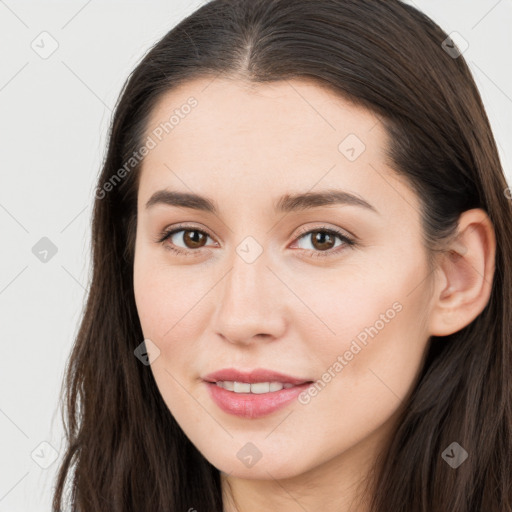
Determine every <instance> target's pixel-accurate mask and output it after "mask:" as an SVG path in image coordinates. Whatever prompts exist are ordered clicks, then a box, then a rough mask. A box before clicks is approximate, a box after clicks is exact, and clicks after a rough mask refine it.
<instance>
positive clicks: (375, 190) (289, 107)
mask: <svg viewBox="0 0 512 512" xmlns="http://www.w3.org/2000/svg"><path fill="white" fill-rule="evenodd" d="M146 136H150V137H152V138H153V139H154V142H155V146H154V148H153V149H152V150H151V151H150V152H149V154H148V155H147V156H146V157H145V158H144V160H143V164H142V175H141V180H140V188H139V197H141V200H143V199H147V197H149V195H150V194H151V193H153V192H154V191H155V190H156V189H162V188H166V187H167V188H173V189H180V190H182V191H194V192H196V193H199V194H203V195H212V190H215V191H216V195H221V197H219V200H220V201H224V202H225V201H227V200H229V199H230V198H231V200H233V199H234V198H236V197H250V196H255V195H256V196H258V195H259V196H260V197H263V196H272V197H273V196H275V197H277V196H279V195H281V194H282V193H284V192H293V191H296V192H299V191H300V192H303V191H307V190H312V189H314V188H315V187H316V188H328V187H334V186H335V187H337V188H340V187H343V188H345V189H347V190H349V191H353V192H356V193H357V194H369V195H370V196H372V195H376V194H377V195H378V194H379V193H380V194H381V196H382V195H384V196H385V195H386V193H388V194H389V193H390V192H392V190H393V189H392V188H391V189H390V190H384V187H383V185H384V184H383V179H389V180H396V179H397V176H392V174H395V173H392V170H391V169H389V168H386V165H385V162H384V150H385V148H386V145H387V135H386V132H385V130H384V127H383V126H382V124H381V123H380V121H379V118H378V117H377V116H376V115H375V114H374V113H372V112H371V111H369V110H366V109H364V108H362V107H359V106H356V105H354V104H353V103H350V102H349V101H347V100H346V99H344V98H342V97H341V96H340V95H338V94H336V93H335V92H333V91H332V90H330V89H329V88H327V87H323V86H321V85H319V84H318V83H316V82H313V81H309V80H289V81H280V82H272V83H265V84H254V83H248V82H244V81H241V80H229V79H220V78H214V77H204V78H200V79H196V80H193V81H191V82H188V83H185V84H182V85H181V86H179V87H178V88H176V89H173V90H171V91H169V92H167V93H166V94H164V95H163V96H162V97H161V98H160V100H159V102H158V103H157V105H156V106H155V108H154V109H153V112H152V113H151V116H150V120H149V123H148V126H147V130H146ZM384 174H385V175H386V177H385V178H384ZM388 188H389V187H388ZM187 189H188V190H187ZM272 197H270V199H269V200H272ZM395 199H396V198H395ZM381 201H383V202H385V201H386V198H385V197H382V198H381Z"/></svg>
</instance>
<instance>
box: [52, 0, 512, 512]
mask: <svg viewBox="0 0 512 512" xmlns="http://www.w3.org/2000/svg"><path fill="white" fill-rule="evenodd" d="M447 37H448V36H447V34H446V33H445V32H444V31H443V30H442V29H441V28H440V27H439V26H437V25H436V24H435V23H434V22H433V21H432V20H431V19H429V18H428V17H427V16H426V15H424V14H422V13H421V12H419V11H418V10H416V9H415V8H413V7H411V6H409V5H407V4H403V3H401V2H400V1H399V0H387V1H385V2H383V1H380V0H213V1H210V2H209V3H207V4H205V5H204V6H202V7H201V8H199V9H198V10H197V11H195V12H194V13H193V14H191V15H190V16H189V17H187V18H186V19H184V20H183V21H182V22H181V23H179V24H178V25H177V26H176V27H174V28H173V29H172V30H171V31H170V32H168V33H167V34H166V35H165V36H164V37H163V38H162V39H161V40H160V41H159V42H158V43H157V44H156V45H155V46H154V47H153V48H151V50H150V51H149V52H148V53H147V54H146V55H145V56H144V58H143V59H142V60H141V62H140V63H139V64H138V66H137V67H136V69H135V70H134V71H133V72H132V74H131V75H130V77H129V78H128V79H127V81H126V83H125V85H124V88H123V91H122V93H121V95H120V99H119V101H118V103H117V105H116V109H115V113H114V116H113V121H112V125H111V131H110V134H109V142H108V151H107V155H106V158H105V161H104V164H103V168H102V170H101V174H100V176H99V179H98V188H97V192H96V200H95V204H94V212H93V220H92V264H93V272H92V281H91V283H90V291H89V295H88V298H87V304H86V308H85V311H84V314H83V318H82V321H81V325H80V329H79V332H78V336H77V338H76V341H75V344H74V347H73V350H72V353H71V355H70V359H69V361H68V365H67V373H66V378H65V381H64V382H63V393H64V391H65V396H63V397H62V401H63V404H64V406H65V408H66V415H65V418H64V421H65V431H66V436H67V437H66V440H67V443H68V446H67V450H66V453H65V457H64V459H63V461H62V464H61V467H60V468H59V473H58V477H57V482H56V489H55V493H54V501H53V508H54V511H59V510H62V508H63V504H64V501H65V494H66V493H65V488H66V482H67V481H68V479H69V481H70V484H71V487H70V492H69V495H68V496H67V497H68V502H69V503H70V504H71V505H72V507H73V510H79V511H81V512H93V511H109V512H128V511H137V512H141V511H145V510H147V511H151V512H155V511H163V510H167V511H186V510H189V509H190V508H191V507H193V508H194V509H196V510H198V511H222V497H221V486H220V476H219V471H218V470H217V469H216V468H215V467H213V466H212V465H211V464H210V463H209V462H208V461H207V460H206V459H205V458H204V457H203V456H202V455H201V453H199V452H198V450H197V449H196V448H195V447H194V446H193V445H192V443H191V442H190V441H189V440H188V438H187V437H186V436H185V434H184V433H183V431H182V430H181V429H180V427H179V426H178V424H177V423H176V421H175V420H174V418H173V416H172V415H171V413H170V412H169V410H168V408H167V406H166V405H165V403H164V401H163V399H162V397H161V396H160V393H159V391H158V389H157V386H156V383H155V381H154V379H153V376H152V373H151V371H150V368H149V366H146V365H144V364H141V362H140V361H139V360H138V359H137V358H136V357H134V349H135V348H136V347H137V346H138V345H140V343H141V342H142V340H143V334H142V330H141V326H140V322H139V319H138V315H137V310H136V306H135V300H134V292H133V281H132V272H133V256H134V242H135V228H136V222H137V191H138V179H137V178H138V175H139V169H140V162H135V163H134V162H133V160H132V161H131V160H130V159H131V158H133V155H134V153H136V152H137V151H138V150H139V149H140V148H141V147H142V146H143V144H144V137H145V135H146V134H147V132H146V131H147V129H148V117H149V115H150V113H151V112H152V109H153V107H154V106H155V104H156V102H157V101H158V100H159V99H160V97H161V96H162V94H163V93H165V92H167V91H169V90H171V89H173V88H174V87H176V86H177V85H179V84H182V83H185V82H187V81H189V80H191V79H192V78H196V77H201V76H207V75H211V76H222V77H231V78H235V79H242V80H248V81H252V82H258V83H263V82H273V81H278V80H286V79H294V78H297V79H301V78H302V79H309V80H315V81H316V82H317V83H318V84H322V85H324V86H328V87H330V88H331V89H332V90H333V91H335V92H336V93H337V94H339V95H340V97H343V98H346V99H349V100H350V101H352V102H354V103H355V104H357V105H360V106H363V107H365V108H367V109H370V110H371V111H373V112H374V113H376V114H377V115H378V116H379V118H380V119H381V121H382V123H383V126H384V127H385V129H386V131H387V133H388V135H389V141H390V146H389V148H387V151H388V152H387V156H388V157H389V161H390V162H391V166H392V167H393V168H394V169H395V170H396V172H397V173H399V174H401V175H402V176H404V177H406V178H407V180H408V182H409V183H410V186H411V187H412V188H413V190H414V191H415V192H416V193H417V194H418V196H419V198H420V199H421V202H422V228H423V234H424V240H425V246H426V247H427V248H428V249H429V251H430V252H429V254H430V255H433V254H434V252H435V251H439V250H441V249H440V248H441V247H443V242H445V241H446V240H447V239H449V237H450V236H451V235H453V234H454V232H455V229H456V225H457V220H458V218H459V215H460V214H461V213H462V212H464V211H465V210H468V209H471V208H482V209H484V210H485V211H486V212H487V214H488V215H489V217H490V219H491V221H492V223H493V226H494V229H495V235H496V244H497V247H496V259H495V276H494V281H493V285H492V291H491V296H490V299H489V302H488V304H487V305H486V307H485V309H484V310H483V311H482V312H481V314H480V315H478V317H477V318H475V320H474V321H472V322H471V323H470V324H469V325H467V326H466V327H465V328H464V329H462V330H460V331H458V332H456V333H454V334H452V335H450V336H445V337H439V338H438V337H435V336H434V337H431V339H430V344H429V351H428V356H427V358H426V363H425V366H424V368H423V369H422V372H421V376H420V378H419V380H418V383H417V385H416V387H415V389H414V391H413V393H412V395H411V397H410V399H409V401H408V403H407V404H406V407H405V408H404V412H403V414H402V417H401V418H400V422H399V424H398V426H397V430H396V433H395V435H394V436H393V439H392V442H391V444H390V445H389V446H388V447H387V448H386V450H385V451H384V452H383V454H382V461H383V464H382V471H381V472H379V474H378V475H377V477H378V479H377V480H376V484H375V493H374V495H372V500H373V501H372V511H374V512H383V511H393V512H406V511H409V512H410V511H414V512H432V511H436V512H440V511H445V510H446V511H448V510H450V511H452V510H453V511H457V512H476V511H479V512H480V511H485V512H491V511H492V512H497V511H500V512H511V511H512V478H511V468H512V432H511V430H512V389H511V388H512V386H511V375H512V368H511V360H512V319H511V311H512V300H511V299H512V273H511V264H512V223H511V220H512V208H511V202H510V200H508V199H507V194H506V192H505V189H506V188H507V183H506V180H505V178H504V175H503V170H502V167H501V164H500V160H499V156H498V151H497V148H496V143H495V140H494V137H493V134H492V131H491V127H490V124H489V120H488V118H487V115H486V112H485V109H484V106H483V104H482V100H481V97H480V94H479V92H478V90H477V87H476V85H475V82H474V80H473V78H472V76H471V73H470V71H469V69H468V66H467V64H466V62H465V60H464V58H463V56H462V55H459V56H456V55H453V53H452V54H450V52H447V51H445V50H446V45H445V47H444V48H443V41H445V40H446V39H447ZM451 46H453V45H450V47H451ZM129 161H131V162H132V166H131V167H130V166H126V163H127V162H129ZM121 169H124V172H121V171H120V170H121ZM107 183H108V184H109V185H108V186H107ZM432 261H433V260H432ZM453 441H457V442H458V443H459V444H460V445H461V446H462V447H464V449H465V450H466V451H467V452H468V453H469V457H468V459H467V460H466V461H465V462H464V463H463V464H461V465H460V466H459V467H458V468H457V469H453V468H452V467H450V466H449V465H448V464H447V463H446V462H445V461H444V460H443V459H442V457H441V454H442V452H443V450H444V449H445V448H446V447H448V446H449V445H450V444H451V443H452V442H453Z"/></svg>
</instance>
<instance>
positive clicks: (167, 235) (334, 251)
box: [156, 225, 357, 258]
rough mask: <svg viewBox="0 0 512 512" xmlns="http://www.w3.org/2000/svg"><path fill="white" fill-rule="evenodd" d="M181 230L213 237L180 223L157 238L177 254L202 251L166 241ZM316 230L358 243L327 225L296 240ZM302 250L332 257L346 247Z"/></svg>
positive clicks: (305, 233)
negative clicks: (325, 249) (185, 248)
mask: <svg viewBox="0 0 512 512" xmlns="http://www.w3.org/2000/svg"><path fill="white" fill-rule="evenodd" d="M180 231H197V232H199V233H202V234H203V235H206V236H208V237H210V238H213V237H212V236H211V235H210V234H209V233H207V232H206V231H203V230H202V229H198V228H196V227H194V226H186V225H185V226H184V225H179V226H177V227H175V228H173V229H171V230H167V231H163V232H162V233H161V234H160V237H159V238H158V239H157V240H156V242H157V243H160V244H162V245H163V246H164V248H165V249H166V250H169V251H172V252H174V253H176V254H180V255H189V253H190V252H192V253H194V252H195V253H198V252H200V249H188V250H184V249H181V248H179V247H176V246H173V245H170V244H166V243H165V242H166V240H168V239H169V238H170V237H171V236H172V235H174V234H176V233H179V232H180ZM314 232H322V233H328V234H330V235H334V236H337V237H338V238H339V239H340V240H341V241H342V242H343V243H344V244H345V245H346V246H348V247H349V248H350V247H354V246H356V245H357V243H356V242H355V240H353V239H352V238H349V237H347V236H346V235H345V234H344V233H342V232H341V231H338V230H337V229H334V228H328V227H327V226H320V227H317V228H314V229H308V230H304V231H302V232H301V233H300V234H299V235H298V236H297V237H296V238H295V240H294V242H296V241H298V240H299V239H301V238H302V237H303V236H305V235H308V234H312V233H314ZM302 250H303V251H311V252H312V256H314V257H319V258H326V257H331V256H335V255H337V254H338V253H339V252H340V251H342V250H344V248H343V246H341V247H338V248H336V249H328V250H327V251H315V250H313V249H302Z"/></svg>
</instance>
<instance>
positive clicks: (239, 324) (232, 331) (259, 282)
mask: <svg viewBox="0 0 512 512" xmlns="http://www.w3.org/2000/svg"><path fill="white" fill-rule="evenodd" d="M222 281H223V282H222V283H219V287H218V295H217V297H216V299H217V300H218V306H217V308H216V309H215V313H214V317H213V327H214V330H215V333H216V334H217V335H218V336H220V337H221V338H222V339H224V340H225V341H226V342H230V343H233V344H239V345H251V344H253V343H261V342H262V341H268V342H270V341H273V340H275V339H278V338H280V337H281V336H282V335H283V333H284V332H285V330H286V325H287V321H286V303H287V301H286V297H284V296H283V293H284V292H285V291H286V290H285V288H286V287H285V286H284V285H283V283H282V282H281V281H280V280H279V279H278V278H277V277H276V276H275V274H274V272H272V270H271V269H270V268H269V266H268V265H267V261H266V259H265V258H264V257H263V256H260V257H259V258H258V259H257V260H256V261H254V262H252V263H248V262H246V261H244V259H242V258H240V257H239V256H238V255H236V256H235V257H234V258H233V265H232V267H231V269H230V270H229V271H228V273H227V275H226V276H225V277H224V279H223V280H222Z"/></svg>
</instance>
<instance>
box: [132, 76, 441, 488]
mask: <svg viewBox="0 0 512 512" xmlns="http://www.w3.org/2000/svg"><path fill="white" fill-rule="evenodd" d="M173 116H174V117H173ZM166 123H167V124H166ZM148 137H149V138H148ZM145 143H146V147H147V151H146V152H147V154H146V156H145V159H144V162H143V167H142V174H141V177H140V187H139V194H138V225H137V237H136V249H135V263H134V287H135V299H136V304H137V308H138V313H139V317H140V321H141V325H142V330H143V333H144V337H145V338H146V340H151V343H149V342H147V346H148V349H149V350H150V353H151V352H152V351H153V352H152V355H153V356H157V357H156V358H155V359H154V361H153V362H152V364H151V366H150V368H151V370H152V372H153V374H154V377H155V380H156V383H157V385H158V388H159V391H160V393H161V395H162V397H163V399H164V401H165V403H166V404H167V406H168V407H169V410H170V411H171V413H172V414H173V416H174V418H175V419H176V421H177V422H178V423H179V425H180V426H181V428H182V429H183V431H184V432H185V434H186V435H187V436H188V437H189V439H190V440H191V441H192V443H193V444H194V445H195V446H196V447H197V448H198V449H199V450H200V451H201V452H202V454H203V455H204V456H205V458H206V459H208V460H209V461H210V462H211V463H212V464H213V465H214V466H216V467H217V468H219V469H220V470H221V471H223V472H224V473H229V474H231V475H233V476H234V477H240V478H249V479H269V478H276V479H277V478H291V477H296V476H298V475H303V474H306V473H308V472H310V471H313V470H318V471H319V470H320V468H322V467H323V468H326V467H330V468H331V469H332V468H333V465H335V464H342V463H346V461H348V460H351V466H350V467H351V471H353V472H354V474H355V473H357V468H358V467H359V465H361V464H364V463H365V462H367V461H368V460H369V458H370V457H371V456H372V455H371V454H372V453H374V450H376V449H378V447H379V446H381V445H382V443H383V442H384V439H385V437H386V436H388V435H389V434H390V432H391V427H392V426H393V422H394V420H395V419H396V417H397V414H398V412H399V411H398V408H399V406H400V405H401V403H402V401H403V400H404V399H405V397H406V396H407V395H408V393H409V392H410V391H411V390H412V387H413V385H414V384H415V379H416V378H417V377H418V373H419V371H420V370H421V367H422V363H423V357H424V354H425V349H426V346H427V341H428V338H429V334H430V333H429V330H428V325H429V315H430V311H431V297H432V294H431V289H430V284H431V279H430V278H431V276H430V275H429V273H428V270H427V265H426V254H425V252H424V249H423V246H422V239H421V229H420V214H419V200H418V198H417V197H416V195H415V194H414V193H413V191H412V190H411V189H410V188H409V187H408V186H407V185H406V184H405V182H404V181H403V180H400V179H399V178H398V177H397V175H395V174H394V172H393V171H392V169H391V168H390V167H388V166H387V165H386V163H385V157H384V148H385V147H386V144H387V141H386V135H385V132H384V128H383V125H382V124H381V123H380V121H379V119H378V118H377V117H376V116H375V115H373V114H372V113H370V112H368V111H366V110H364V109H362V108H359V107H355V106H353V105H351V104H349V103H347V102H346V101H344V100H342V99H341V98H339V97H338V96H336V95H335V94H333V93H332V92H330V91H328V90H326V89H324V88H321V87H319V86H318V85H315V84H314V83H312V82H306V81H298V80H296V81H290V82H278V83H273V84H271V85H269V84H265V85H252V86H248V85H247V84H245V83H243V82H240V81H228V80H224V79H213V80H212V79H211V78H208V79H207V78H204V79H200V80H196V81H194V82H189V83H187V84H186V85H182V86H181V87H180V88H178V89H175V90H173V91H170V92H169V93H167V95H166V96H164V97H163V98H162V99H161V101H160V103H159V104H158V105H157V108H156V109H155V110H154V111H153V113H152V117H151V121H150V123H149V126H148V130H147V133H146V138H145ZM159 191H167V192H168V193H169V195H168V196H167V197H166V196H165V195H164V194H162V193H160V195H159V196H154V194H157V193H158V192H159ZM171 192H172V193H176V194H181V196H178V195H174V196H172V195H171ZM329 194H330V195H329ZM185 195H187V197H188V198H187V197H186V196H185ZM188 195H190V196H188ZM196 196H198V198H196ZM296 196H297V197H296ZM151 198H153V199H154V200H153V201H152V204H151V205H150V206H147V203H148V202H149V201H150V199H151ZM173 229H175V230H176V232H175V233H174V234H173V235H170V236H169V237H168V238H167V240H165V241H164V242H162V243H160V242H158V241H157V240H158V239H161V238H162V237H163V236H164V232H165V231H167V232H169V231H171V230H173ZM315 230H316V231H315ZM336 232H339V235H338V234H337V233H336ZM343 237H346V238H347V239H349V240H351V241H352V242H353V244H351V243H349V242H348V241H347V240H346V239H345V238H343ZM173 247H174V248H176V249H177V250H178V251H180V252H179V253H176V252H173V251H172V250H171V248H173ZM141 341H142V340H141ZM154 347H157V349H158V350H156V349H155V348H154ZM224 369H227V371H228V373H227V374H221V375H217V376H215V375H213V376H212V374H213V373H215V372H219V371H220V370H224ZM255 370H262V373H260V374H259V375H258V373H255V372H254V371H255ZM236 371H239V372H242V375H237V374H236V373H234V372H236ZM244 372H245V373H249V374H251V375H247V374H244ZM264 372H277V373H279V374H284V377H283V376H281V377H280V376H279V375H271V374H268V373H267V374H265V373H264ZM251 377H252V379H251ZM292 377H293V378H295V379H297V381H294V382H288V384H295V385H294V386H293V387H290V386H285V387H283V385H284V384H283V383H286V382H287V381H292ZM237 378H238V379H239V380H238V381H236V379H237ZM207 381H208V382H207ZM217 381H222V382H224V384H223V385H222V384H221V385H218V384H215V383H212V382H217ZM235 381H236V382H241V383H240V384H233V382H235ZM247 381H249V382H247ZM251 382H252V384H255V385H254V386H251V385H250V384H251ZM258 382H259V383H260V384H257V383H258ZM299 382H306V384H303V385H300V386H299V385H298V383H299ZM311 382H313V383H315V384H308V383H311ZM270 383H273V384H270ZM280 387H283V389H281V390H279V388H280ZM249 390H250V394H249V393H248V392H249Z"/></svg>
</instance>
